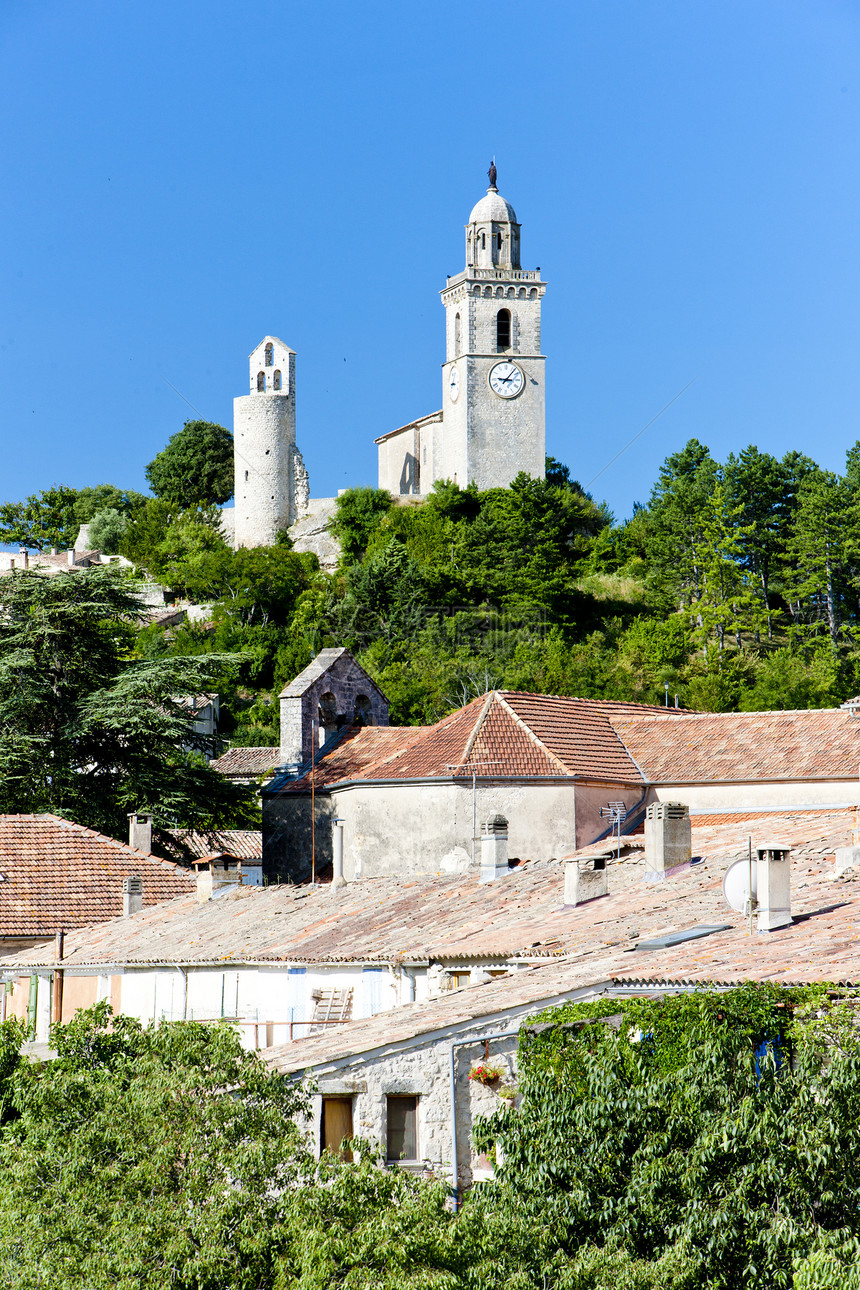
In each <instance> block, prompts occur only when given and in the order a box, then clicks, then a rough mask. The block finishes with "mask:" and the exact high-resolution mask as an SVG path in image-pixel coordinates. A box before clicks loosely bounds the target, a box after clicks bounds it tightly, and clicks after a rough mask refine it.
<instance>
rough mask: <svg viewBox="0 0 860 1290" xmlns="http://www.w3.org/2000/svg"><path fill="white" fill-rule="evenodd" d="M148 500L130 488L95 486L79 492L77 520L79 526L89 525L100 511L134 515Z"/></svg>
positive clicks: (80, 489) (76, 511) (76, 507)
mask: <svg viewBox="0 0 860 1290" xmlns="http://www.w3.org/2000/svg"><path fill="white" fill-rule="evenodd" d="M147 500H148V499H147V498H146V497H145V496H144V494H143V493H135V492H134V491H133V490H132V489H130V488H117V487H116V485H115V484H94V485H93V486H92V487H90V488H79V489H78V490H77V495H76V497H75V519H76V520H77V521H78V523H79V524H88V523H89V521H90V520H91V519H92V518H93V516H94V515H95V514H96V513H97V512H98V511H104V510H113V511H119V513H120V515H132V514H134V512H135V511H138V510H140V508H141V507H142V506H145V505H146V502H147Z"/></svg>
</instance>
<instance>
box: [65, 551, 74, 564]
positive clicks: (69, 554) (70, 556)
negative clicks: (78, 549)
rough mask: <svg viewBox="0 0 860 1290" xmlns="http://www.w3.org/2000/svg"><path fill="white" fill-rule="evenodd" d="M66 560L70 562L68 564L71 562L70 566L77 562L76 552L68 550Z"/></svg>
mask: <svg viewBox="0 0 860 1290" xmlns="http://www.w3.org/2000/svg"><path fill="white" fill-rule="evenodd" d="M66 561H67V562H68V564H69V566H70V567H71V566H72V565H73V564H74V563H75V553H74V550H72V551H67V552H66Z"/></svg>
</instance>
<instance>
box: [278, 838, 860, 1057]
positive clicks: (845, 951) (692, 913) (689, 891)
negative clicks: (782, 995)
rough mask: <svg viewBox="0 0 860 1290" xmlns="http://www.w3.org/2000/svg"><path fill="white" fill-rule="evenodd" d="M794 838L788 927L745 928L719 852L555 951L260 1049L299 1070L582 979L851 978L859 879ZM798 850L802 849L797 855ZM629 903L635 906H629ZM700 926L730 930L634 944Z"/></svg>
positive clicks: (595, 913)
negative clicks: (649, 945) (485, 978)
mask: <svg viewBox="0 0 860 1290" xmlns="http://www.w3.org/2000/svg"><path fill="white" fill-rule="evenodd" d="M822 814H824V813H822ZM828 814H831V813H828ZM846 817H847V813H846ZM800 826H801V817H800V816H796V817H795V822H794V828H795V832H796V830H797V828H798V827H800ZM782 831H783V830H782V829H781V830H780V832H782ZM801 831H803V830H802V828H801ZM696 841H697V839H696V836H695V834H694V843H695V842H696ZM798 841H799V839H798V838H797V837H795V844H796V847H797V849H796V851H795V852H794V855H793V868H792V910H793V913H794V917H795V922H794V923H793V924H792V925H791V926H790V927H784V928H780V929H779V930H778V931H776V932H771V933H768V934H766V935H759V934H758V933H757V932H755V931H754V932H753V934H752V935H750V934H749V931H748V927H747V924H746V921H745V920H744V919H743V918H742V917H741V915H739V914H736V913H734V912H733V911H732V910H729V909H728V908H727V907H726V905H725V903H724V902H723V901H722V893H721V891H720V889H719V888H720V883H721V879H722V873H723V872H724V868H725V862H726V860H727V859H730V858H733V857H723V860H722V862H721V863H716V861H715V862H712V861H711V860H710V859H709V860H708V861H707V863H705V864H702V865H701V866H696V867H694V868H692V869H690V868H684V869H683V870H682V871H680V872H679V873H676V874H675V875H670V876H669V877H668V878H667V880H666V882H665V883H661V884H659V890H658V889H656V888H655V887H649V886H645V887H631V888H628V889H627V891H625V892H623V893H619V895H618V896H616V897H612V896H609V897H606V898H605V899H604V900H600V901H596V902H594V903H593V904H590V905H586V906H584V907H583V908H582V910H577V911H573V916H574V917H578V918H587V917H588V916H589V915H590V916H591V918H592V919H594V920H595V921H594V923H593V926H592V928H591V934H590V936H588V937H587V938H584V939H583V941H582V943H581V944H580V945H579V946H578V947H572V948H571V952H569V953H568V954H566V955H564V956H563V957H560V958H555V959H553V960H552V961H551V962H549V963H546V964H541V965H539V966H536V967H531V968H526V969H520V970H519V971H515V972H512V973H511V974H510V975H508V976H505V977H501V978H497V979H494V980H492V981H489V982H487V983H486V984H484V985H476V986H472V987H469V988H466V989H461V990H457V991H455V992H453V993H450V994H445V995H441V996H439V997H437V998H434V999H430V1000H427V1001H425V1002H422V1003H416V1004H408V1005H406V1006H403V1007H399V1008H395V1009H392V1010H391V1011H388V1012H380V1013H377V1014H376V1015H375V1016H373V1017H369V1018H366V1019H365V1020H359V1021H352V1022H347V1023H345V1024H344V1025H342V1026H337V1027H332V1028H330V1029H328V1030H327V1031H326V1033H324V1034H319V1035H311V1036H309V1037H307V1038H305V1039H299V1040H297V1041H295V1042H293V1043H291V1044H285V1045H282V1046H279V1047H277V1048H272V1049H269V1050H268V1051H267V1052H266V1053H265V1054H264V1057H265V1058H266V1060H268V1061H269V1062H271V1064H272V1065H274V1066H275V1067H276V1068H277V1069H279V1070H281V1071H284V1072H288V1071H301V1070H305V1069H307V1068H309V1067H313V1066H314V1065H323V1064H326V1063H329V1062H334V1061H338V1060H342V1059H344V1058H349V1057H351V1056H353V1055H355V1056H356V1057H358V1056H360V1055H361V1054H363V1053H368V1052H371V1051H373V1050H374V1049H379V1048H383V1047H389V1046H391V1045H396V1044H408V1043H409V1042H410V1041H413V1040H420V1039H421V1038H422V1036H430V1035H432V1034H433V1032H438V1031H442V1030H444V1029H445V1028H447V1027H449V1026H457V1025H460V1024H462V1023H473V1022H479V1023H480V1022H481V1020H482V1019H483V1018H486V1020H487V1024H488V1028H495V1027H496V1026H497V1024H498V1018H499V1017H500V1015H503V1014H504V1013H505V1012H507V1011H509V1010H514V1011H515V1010H517V1009H519V1010H521V1011H523V1013H524V1015H527V1014H528V1012H532V1013H535V1012H538V1011H539V1010H540V1009H541V1008H542V1007H543V1006H545V1004H547V1003H549V1002H557V1001H559V1000H561V999H563V998H564V997H566V996H569V995H572V994H574V993H575V992H576V991H581V990H583V989H585V988H586V987H588V986H598V987H601V986H602V987H603V988H605V990H606V992H607V993H613V992H618V993H624V992H627V991H629V992H638V991H641V990H649V989H661V988H662V989H676V988H690V987H695V986H697V985H700V986H706V985H715V986H731V985H736V984H738V983H740V982H741V981H746V980H751V981H773V982H779V983H782V984H785V985H790V984H802V983H805V982H812V981H828V982H833V983H834V984H837V985H855V986H856V985H860V949H858V931H859V930H860V880H858V879H856V878H854V879H852V878H850V877H848V876H846V877H842V878H835V876H834V872H833V866H832V862H831V861H830V859H829V857H825V856H823V855H822V854H820V852H819V851H817V850H816V847H817V845H820V841H821V840H820V839H819V843H818V844H816V843H813V841H812V839H811V838H807V839H806V846H799V845H797V843H798ZM699 845H700V846H701V842H700V843H699ZM741 850H743V848H742V847H741ZM807 851H808V852H809V853H810V854H809V855H805V852H807ZM813 852H814V854H813ZM712 864H713V868H712ZM637 903H638V904H639V912H638V913H637V912H635V911H634V906H635V905H636V904H637ZM610 906H614V911H615V912H616V913H617V914H618V915H619V921H618V923H617V924H615V926H613V925H612V923H611V921H610V919H608V918H605V917H604V911H606V913H608V912H609V907H610ZM702 923H711V924H725V923H728V924H730V929H729V930H727V931H723V932H717V933H715V934H713V935H710V936H705V937H702V938H701V939H697V940H690V941H685V942H682V943H680V944H677V945H674V946H671V947H669V948H666V949H655V950H647V951H643V950H638V949H637V948H636V947H637V944H638V943H639V942H641V941H645V940H647V939H648V938H649V937H653V936H656V935H659V934H661V933H662V934H665V933H667V932H670V931H673V930H679V929H681V928H690V927H692V926H694V925H696V924H702ZM611 931H612V932H614V935H611V934H609V933H610V932H611Z"/></svg>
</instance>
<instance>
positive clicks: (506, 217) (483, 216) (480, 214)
mask: <svg viewBox="0 0 860 1290" xmlns="http://www.w3.org/2000/svg"><path fill="white" fill-rule="evenodd" d="M516 222H517V213H516V211H515V210H514V208H513V206H512V205H511V203H510V202H506V201H505V199H504V197H503V196H502V195H501V193H500V192H498V191H497V190H496V189H495V188H488V189H487V193H486V196H485V197H482V198H481V200H480V201H479V202H478V204H477V206H475V207H473V208H472V214H471V215H470V216H469V223H470V224H490V223H496V224H516Z"/></svg>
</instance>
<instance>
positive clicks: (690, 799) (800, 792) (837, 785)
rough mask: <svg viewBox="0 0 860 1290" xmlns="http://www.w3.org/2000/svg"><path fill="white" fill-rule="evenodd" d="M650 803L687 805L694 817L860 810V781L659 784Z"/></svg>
mask: <svg viewBox="0 0 860 1290" xmlns="http://www.w3.org/2000/svg"><path fill="white" fill-rule="evenodd" d="M649 801H657V802H684V803H686V805H687V806H689V808H690V813H691V814H693V815H695V814H696V813H698V812H728V811H755V810H766V809H768V808H774V809H775V810H778V809H785V808H787V807H792V808H794V809H795V810H797V809H798V808H800V807H803V806H842V805H849V806H860V779H835V780H760V781H757V782H755V783H737V784H659V785H657V786H656V787H654V788H652V789H651V790H650V792H649Z"/></svg>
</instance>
